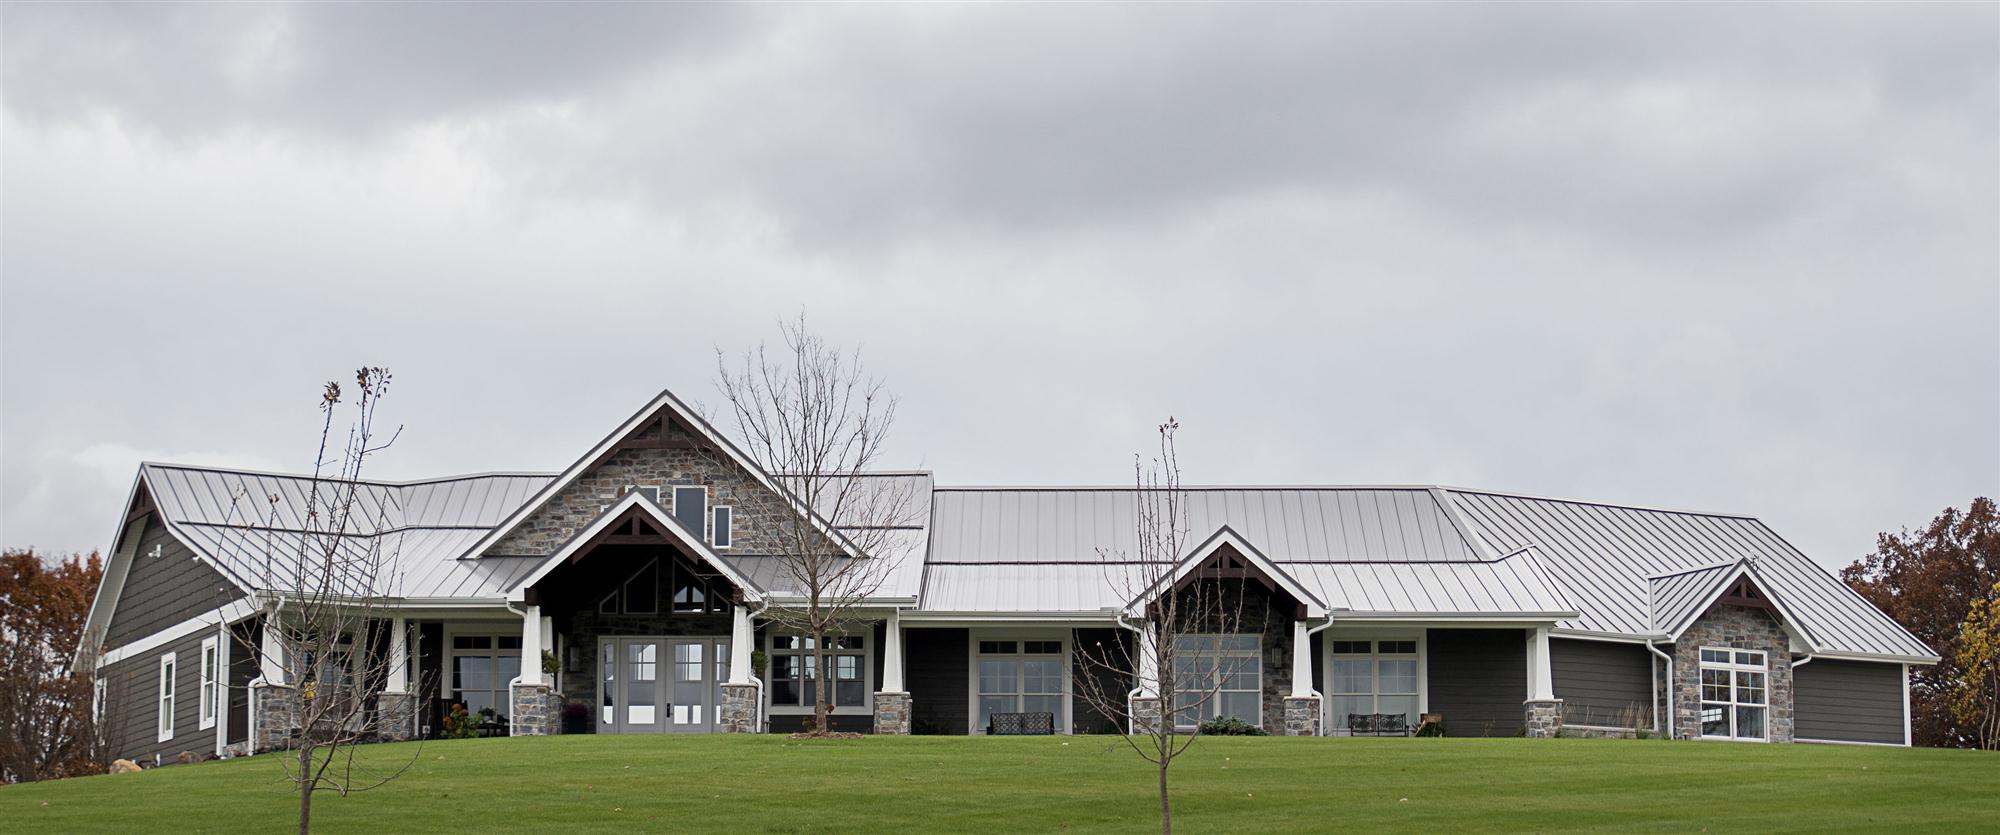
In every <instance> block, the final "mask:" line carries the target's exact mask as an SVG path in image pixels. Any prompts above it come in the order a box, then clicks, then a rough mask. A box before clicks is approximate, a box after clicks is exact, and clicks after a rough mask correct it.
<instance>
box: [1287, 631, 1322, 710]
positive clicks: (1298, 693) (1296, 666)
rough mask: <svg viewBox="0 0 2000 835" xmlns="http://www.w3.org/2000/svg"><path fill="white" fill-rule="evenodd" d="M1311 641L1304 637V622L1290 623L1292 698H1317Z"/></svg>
mask: <svg viewBox="0 0 2000 835" xmlns="http://www.w3.org/2000/svg"><path fill="white" fill-rule="evenodd" d="M1312 678H1313V660H1312V639H1311V638H1310V637H1307V635H1306V622H1305V621H1302V620H1295V621H1292V696H1293V698H1307V697H1312V696H1318V695H1319V692H1318V691H1316V690H1314V689H1313V686H1312Z"/></svg>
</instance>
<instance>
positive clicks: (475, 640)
mask: <svg viewBox="0 0 2000 835" xmlns="http://www.w3.org/2000/svg"><path fill="white" fill-rule="evenodd" d="M451 648H452V649H492V648H493V638H492V636H489V635H459V636H457V637H455V638H452V639H451Z"/></svg>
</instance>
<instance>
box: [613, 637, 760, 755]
mask: <svg viewBox="0 0 2000 835" xmlns="http://www.w3.org/2000/svg"><path fill="white" fill-rule="evenodd" d="M728 680H729V639H728V638H717V637H693V638H603V639H600V640H599V641H598V653H597V684H598V697H597V698H598V717H597V732H598V733H608V734H642V733H709V732H713V731H714V730H715V727H716V721H715V720H716V716H715V709H716V706H717V705H719V704H721V703H722V692H721V686H720V685H721V684H722V683H723V682H726V681H728Z"/></svg>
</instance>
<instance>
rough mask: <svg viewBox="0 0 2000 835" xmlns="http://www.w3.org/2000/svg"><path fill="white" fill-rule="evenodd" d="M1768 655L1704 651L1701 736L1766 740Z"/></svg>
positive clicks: (1702, 661) (1733, 650)
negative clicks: (1766, 659) (1766, 658)
mask: <svg viewBox="0 0 2000 835" xmlns="http://www.w3.org/2000/svg"><path fill="white" fill-rule="evenodd" d="M1768 674H1769V668H1768V667H1766V666H1765V658H1764V653H1763V652H1762V651H1759V650H1745V649H1727V648H1721V647H1702V648H1701V735H1702V736H1704V737H1709V738H1713V739H1755V740H1762V739H1765V738H1766V733H1765V729H1764V717H1765V714H1766V711H1768V710H1769V704H1770V703H1769V702H1768V701H1767V699H1768V696H1767V695H1766V693H1765V677H1766V676H1767V675H1768Z"/></svg>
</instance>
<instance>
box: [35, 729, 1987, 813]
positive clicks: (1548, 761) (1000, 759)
mask: <svg viewBox="0 0 2000 835" xmlns="http://www.w3.org/2000/svg"><path fill="white" fill-rule="evenodd" d="M361 750H362V754H361V760H362V761H363V762H364V763H365V764H366V765H368V766H370V767H372V768H378V769H379V768H390V767H394V766H397V765H400V764H403V763H411V765H410V768H409V769H408V771H407V772H406V773H405V774H404V775H403V776H402V778H401V779H399V780H396V781H395V782H393V783H390V784H388V785H386V786H383V787H381V788H378V789H375V790H373V791H368V792H363V793H360V794H355V795H352V796H349V797H341V796H339V795H336V794H332V793H321V794H320V795H318V796H317V797H316V799H315V803H314V810H315V813H314V818H315V822H316V824H317V826H316V827H315V828H317V829H319V830H321V831H324V832H362V831H368V832H385V831H386V832H462V831H489V832H498V831H563V832H621V833H629V832H633V831H681V832H685V831H731V832H925V833H934V832H1041V831H1076V832H1145V831H1155V830H1157V828H1158V822H1157V817H1156V811H1157V805H1156V803H1155V800H1154V795H1153V777H1152V772H1151V770H1150V769H1151V766H1150V765H1148V764H1146V763H1144V762H1142V761H1141V760H1140V759H1139V758H1138V757H1137V756H1135V755H1134V754H1133V753H1132V752H1131V751H1130V750H1128V749H1126V748H1124V747H1123V745H1122V743H1119V742H1118V741H1117V739H1116V738H1109V739H1107V738H1103V737H1069V738H1062V737H1055V738H1048V737H1044V738H1009V739H966V738H962V737H961V738H948V737H904V738H888V737H879V738H867V739H862V740H858V741H815V742H800V741H794V740H790V739H786V738H783V737H775V736H756V737H744V736H570V737H549V738H539V739H490V740H464V741H453V742H429V743H424V744H422V745H421V746H419V745H418V744H415V743H410V744H401V745H376V746H369V747H366V748H364V749H361ZM1173 785H1174V815H1175V821H1176V823H1177V824H1178V826H1179V828H1181V829H1182V830H1183V831H1185V832H1272V831H1292V832H1317V831H1327V830H1334V829H1339V830H1343V831H1430V832H1435V831H1471V832H1487V831H1535V832H1559V831H1581V830H1622V831H1665V832H1701V831H1707V832H1715V833H1721V832H1780V831H1788V832H1837V831H1886V830H1896V831H1904V832H1908V831H1936V832H1970V831H1996V830H2000V756H1996V755H1994V754H1991V753H1980V752H1972V751H1943V750H1923V749H1918V750H1904V749H1896V748H1870V747H1848V746H1828V745H1757V744H1717V743H1693V742H1662V741H1607V740H1569V739H1556V740H1526V739H1490V740H1488V739H1281V738H1267V739H1244V738H1204V739H1201V740H1199V741H1197V742H1196V743H1195V746H1194V748H1193V749H1192V750H1191V751H1190V752H1189V753H1188V754H1187V755H1185V756H1184V757H1183V758H1182V759H1181V760H1179V761H1177V762H1176V763H1175V765H1174V769H1173ZM296 803H297V796H296V794H295V793H293V792H292V791H291V790H290V787H289V786H288V785H287V784H286V783H284V782H283V777H282V775H281V773H280V771H279V764H278V762H277V761H276V760H275V759H274V758H273V757H270V756H263V757H251V758H245V759H238V760H233V761H228V762H214V763H204V764H200V765H186V766H173V767H168V768H162V769H158V770H154V771H148V772H146V773H143V774H128V775H118V776H103V777H85V778H80V779H75V780H60V781H54V782H48V783H39V784H32V785H22V786H6V787H0V831H5V832H64V833H68V832H100V831H113V830H119V831H161V830H166V831H176V832H180V831H187V832H275V831H281V830H284V829H287V828H289V827H292V826H294V825H295V824H294V821H295V818H294V814H295V809H296Z"/></svg>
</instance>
